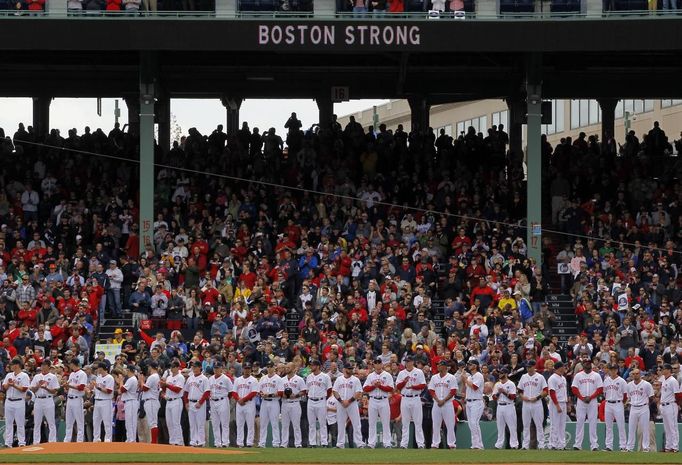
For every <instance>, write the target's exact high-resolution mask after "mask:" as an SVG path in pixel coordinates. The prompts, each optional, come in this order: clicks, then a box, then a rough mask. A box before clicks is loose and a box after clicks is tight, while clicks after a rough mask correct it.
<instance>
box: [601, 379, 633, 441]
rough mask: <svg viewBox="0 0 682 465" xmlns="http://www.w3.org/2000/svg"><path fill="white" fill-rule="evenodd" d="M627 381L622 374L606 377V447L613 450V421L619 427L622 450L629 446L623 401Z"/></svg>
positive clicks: (625, 394)
mask: <svg viewBox="0 0 682 465" xmlns="http://www.w3.org/2000/svg"><path fill="white" fill-rule="evenodd" d="M627 387H628V385H627V383H626V382H625V380H624V379H623V378H621V377H620V376H616V377H615V378H611V377H610V376H607V377H606V378H604V399H605V400H606V405H605V406H604V423H605V425H606V443H605V446H606V449H608V450H613V422H614V421H615V422H616V426H617V427H618V446H619V449H620V450H624V449H626V448H627V441H628V438H627V436H626V434H625V409H624V405H623V403H624V402H625V398H626V396H627V393H626V391H627Z"/></svg>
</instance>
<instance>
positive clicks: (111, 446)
mask: <svg viewBox="0 0 682 465" xmlns="http://www.w3.org/2000/svg"><path fill="white" fill-rule="evenodd" d="M249 453H250V452H246V451H243V452H242V451H238V450H226V449H207V448H205V447H182V446H169V445H163V444H146V443H140V442H134V443H130V442H108V443H103V442H102V443H96V444H93V443H91V442H54V443H50V444H39V445H37V446H26V447H17V448H15V449H4V450H3V451H2V454H3V455H21V456H24V457H25V456H27V455H48V454H209V455H235V454H249Z"/></svg>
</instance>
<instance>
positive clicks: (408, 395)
mask: <svg viewBox="0 0 682 465" xmlns="http://www.w3.org/2000/svg"><path fill="white" fill-rule="evenodd" d="M395 384H396V386H401V385H403V386H402V387H401V388H400V394H401V396H402V399H401V401H400V417H401V419H402V425H403V431H402V438H401V440H400V447H402V448H403V449H407V444H408V442H409V440H410V422H412V423H414V437H415V439H416V441H417V447H419V448H420V449H423V448H424V429H423V428H422V418H423V416H424V415H423V412H422V400H421V392H422V390H423V389H424V388H425V387H426V379H425V378H424V372H423V371H421V370H420V369H418V368H412V371H408V370H407V369H404V370H401V371H400V373H398V377H397V378H396V380H395ZM339 429H341V427H340V425H339Z"/></svg>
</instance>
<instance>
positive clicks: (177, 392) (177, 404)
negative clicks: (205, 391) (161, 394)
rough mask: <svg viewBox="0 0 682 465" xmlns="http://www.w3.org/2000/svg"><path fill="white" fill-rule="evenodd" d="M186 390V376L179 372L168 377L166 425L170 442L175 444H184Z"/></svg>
mask: <svg viewBox="0 0 682 465" xmlns="http://www.w3.org/2000/svg"><path fill="white" fill-rule="evenodd" d="M184 391H185V377H184V376H182V374H181V373H179V372H178V374H177V375H175V376H173V374H170V375H168V376H167V377H166V390H165V392H166V393H165V396H166V426H167V427H168V443H169V444H171V445H174V446H184V445H185V441H184V439H183V437H182V426H181V425H180V421H181V419H182V395H183V392H184Z"/></svg>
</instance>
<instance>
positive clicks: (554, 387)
mask: <svg viewBox="0 0 682 465" xmlns="http://www.w3.org/2000/svg"><path fill="white" fill-rule="evenodd" d="M547 388H548V389H549V394H550V399H551V401H550V402H549V421H550V425H549V447H550V448H551V449H558V450H563V449H565V448H566V409H567V406H568V386H567V384H566V378H565V377H563V376H561V375H559V374H557V373H554V374H553V375H552V376H550V377H549V380H547ZM555 399H556V404H555V403H554V400H555ZM557 404H558V405H557ZM558 407H560V408H561V412H559V408H558Z"/></svg>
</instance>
